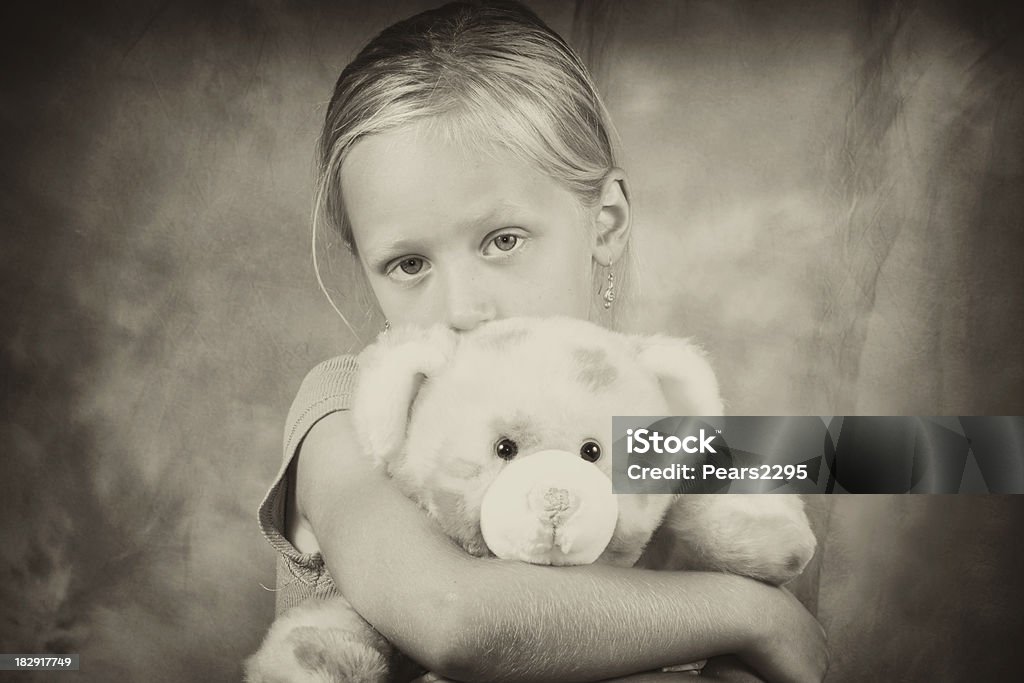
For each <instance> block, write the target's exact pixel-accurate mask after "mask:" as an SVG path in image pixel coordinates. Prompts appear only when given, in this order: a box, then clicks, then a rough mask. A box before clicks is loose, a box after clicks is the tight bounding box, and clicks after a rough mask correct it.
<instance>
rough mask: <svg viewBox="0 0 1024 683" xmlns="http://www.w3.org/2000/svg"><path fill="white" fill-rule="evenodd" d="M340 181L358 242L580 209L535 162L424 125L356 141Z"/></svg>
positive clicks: (562, 215) (561, 214)
mask: <svg viewBox="0 0 1024 683" xmlns="http://www.w3.org/2000/svg"><path fill="white" fill-rule="evenodd" d="M341 185H342V187H341V189H342V197H343V199H344V202H345V209H346V212H347V215H348V218H349V221H350V222H351V224H352V228H353V232H354V233H355V236H356V240H357V242H359V241H360V237H363V238H370V237H373V236H375V235H379V236H382V237H384V238H385V239H386V238H387V237H388V236H390V237H394V236H395V235H393V234H391V233H393V232H395V231H402V232H409V231H410V230H415V229H425V230H428V231H430V232H435V231H437V230H439V229H442V228H446V227H452V226H454V227H464V226H465V225H466V224H467V223H469V224H474V223H476V222H479V221H481V220H484V219H486V218H488V217H490V216H492V215H497V216H501V215H502V214H511V215H513V216H515V215H519V214H525V215H526V216H527V217H529V216H540V217H546V216H550V217H554V218H557V219H559V220H564V218H566V217H567V216H572V215H574V214H578V212H579V203H578V202H577V200H576V198H575V196H574V195H573V194H572V193H571V192H569V191H568V190H567V189H565V188H564V187H563V186H562V185H561V184H559V183H557V182H554V181H553V180H552V178H550V177H548V176H547V175H545V174H544V173H542V172H541V171H540V170H539V169H537V168H535V167H534V166H533V165H531V164H529V163H527V162H525V161H523V160H522V159H520V158H518V157H517V156H515V155H513V154H511V153H510V152H507V151H503V150H500V149H496V148H495V146H494V145H485V146H484V145H478V146H474V145H471V143H470V141H469V140H465V141H462V140H457V139H453V136H452V135H447V134H445V133H444V132H442V131H440V130H437V129H436V127H435V126H431V125H427V124H426V123H419V124H413V125H407V126H402V127H400V128H397V129H395V130H392V131H388V132H385V133H379V134H375V135H371V136H367V137H366V138H363V139H362V140H360V141H359V142H357V143H356V144H355V145H354V146H353V147H352V150H351V151H350V152H349V154H348V157H347V158H346V160H345V163H344V164H343V166H342V173H341ZM382 233H384V234H383V235H382Z"/></svg>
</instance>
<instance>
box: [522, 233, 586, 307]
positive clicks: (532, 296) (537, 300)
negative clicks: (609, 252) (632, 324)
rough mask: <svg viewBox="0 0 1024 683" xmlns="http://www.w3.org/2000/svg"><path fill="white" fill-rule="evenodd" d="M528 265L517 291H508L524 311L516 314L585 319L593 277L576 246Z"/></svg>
mask: <svg viewBox="0 0 1024 683" xmlns="http://www.w3.org/2000/svg"><path fill="white" fill-rule="evenodd" d="M532 265H533V267H532V268H531V269H530V270H531V272H530V274H529V276H528V277H526V278H524V279H523V282H522V283H521V286H520V287H519V288H518V291H516V292H511V294H512V295H513V297H514V298H515V299H516V300H518V302H519V304H520V305H521V306H522V307H523V308H526V309H528V310H525V311H519V312H521V313H522V314H526V315H529V314H533V315H541V314H543V315H566V316H569V317H574V318H585V317H587V315H588V313H589V310H590V302H591V296H590V294H591V292H590V285H591V281H592V277H593V271H592V265H591V260H590V254H589V253H583V252H582V250H581V248H579V247H577V248H576V249H573V250H568V249H565V250H561V251H557V252H554V253H553V254H551V255H550V256H548V257H546V258H543V259H538V260H537V261H536V262H535V263H534V264H532Z"/></svg>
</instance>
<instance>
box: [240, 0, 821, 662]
mask: <svg viewBox="0 0 1024 683" xmlns="http://www.w3.org/2000/svg"><path fill="white" fill-rule="evenodd" d="M611 139H612V128H611V125H610V122H609V120H608V116H607V113H606V111H605V109H604V107H603V105H602V103H601V100H600V98H599V97H598V95H597V92H596V91H595V89H594V86H593V83H592V82H591V79H590V77H589V76H588V74H587V72H586V69H585V68H584V67H583V65H582V64H581V62H580V60H579V58H578V57H577V56H576V55H575V54H574V53H573V51H572V50H571V49H570V48H569V47H568V46H567V45H566V44H565V42H564V41H563V40H562V39H561V38H560V37H559V36H558V35H557V34H555V33H554V32H553V31H551V30H550V29H549V28H548V27H547V26H545V25H544V24H543V23H542V22H541V21H540V20H539V19H538V18H537V17H536V16H535V15H534V14H533V13H531V12H530V11H529V10H527V9H525V8H523V7H521V6H519V5H515V4H506V3H500V4H498V3H493V4H486V5H481V4H476V3H453V4H450V5H446V6H444V7H442V8H440V9H438V10H435V11H430V12H426V13H423V14H420V15H418V16H416V17H413V18H412V19H409V20H407V21H404V22H401V23H399V24H396V25H395V26H392V27H391V28H389V29H387V30H385V31H384V32H383V33H382V34H381V35H379V36H378V37H377V38H375V39H374V40H373V41H372V42H371V43H370V44H369V45H368V46H367V47H366V48H365V49H364V50H363V51H362V52H361V53H360V54H359V55H358V56H357V57H356V59H355V61H353V62H352V63H351V64H350V65H349V66H348V67H347V68H346V69H345V70H344V71H343V72H342V74H341V77H340V78H339V80H338V83H337V86H336V88H335V91H334V96H333V98H332V100H331V102H330V105H329V108H328V112H327V117H326V121H325V125H324V129H323V135H322V138H321V145H320V179H319V186H318V190H317V198H316V202H317V204H316V207H317V211H316V214H315V216H314V228H315V227H316V225H318V224H319V223H320V222H327V223H328V224H330V225H331V226H332V227H333V228H335V229H336V230H338V231H339V233H340V235H341V236H342V238H343V240H344V242H345V243H346V244H347V246H348V247H349V248H350V249H351V250H352V252H353V254H354V255H355V256H356V257H357V258H358V261H359V263H360V265H361V266H362V270H363V271H364V273H365V276H366V279H367V281H368V282H369V285H370V289H371V291H372V292H373V295H374V297H375V299H376V302H377V304H379V306H380V309H381V311H382V312H383V313H384V315H385V317H386V319H387V320H389V321H392V322H395V323H403V324H416V325H429V324H434V323H439V322H440V323H445V324H447V325H449V326H450V327H451V328H453V329H455V330H459V331H465V330H471V329H473V328H474V327H476V326H478V325H480V324H482V323H485V322H487V321H489V320H494V319H498V318H504V317H508V316H514V315H533V316H546V315H569V316H574V317H579V318H589V319H593V320H597V321H599V322H602V323H603V324H606V325H613V324H614V314H615V311H616V310H617V308H619V307H621V305H622V301H623V296H622V294H623V287H624V286H625V285H626V284H627V283H628V277H626V276H627V275H628V273H627V272H626V270H627V265H628V263H629V257H628V251H629V246H628V245H629V232H630V204H629V199H628V193H627V190H626V177H625V174H624V173H623V172H622V170H620V169H619V168H618V166H617V165H616V161H615V158H614V155H613V151H612V143H611ZM354 374H355V366H354V362H353V359H352V358H350V357H344V358H338V359H334V360H332V361H328V362H327V363H325V364H323V365H321V366H320V367H319V368H317V369H316V370H314V371H313V372H312V373H311V374H310V375H309V377H307V379H306V381H305V382H304V384H303V387H302V389H301V390H300V392H299V396H298V397H297V399H296V401H295V404H294V405H293V408H292V412H291V415H290V416H289V419H288V429H287V433H286V439H285V463H284V466H283V467H282V471H281V473H280V475H279V477H278V480H277V481H276V482H275V484H274V486H273V488H271V490H270V492H269V494H268V495H267V498H266V500H265V501H264V503H263V505H262V506H261V509H260V520H261V525H262V527H263V530H264V533H265V534H266V535H267V537H268V539H269V540H270V542H271V543H272V544H273V545H274V547H275V548H276V549H277V550H278V551H279V553H280V556H281V557H280V561H279V577H280V582H279V593H278V609H279V610H280V609H284V608H287V607H289V606H291V605H293V604H295V603H297V602H298V601H301V600H302V599H304V598H307V597H310V596H319V597H326V596H329V595H333V594H335V593H336V592H337V591H340V592H341V593H343V594H344V595H345V597H346V598H347V599H348V600H349V602H350V603H351V604H352V605H353V607H354V608H355V609H356V610H358V611H359V613H360V614H362V615H363V616H364V617H365V618H366V619H367V620H368V621H369V622H370V623H371V624H372V625H373V626H374V627H376V628H377V629H378V630H379V631H380V632H381V633H382V634H383V635H384V636H385V637H387V638H388V639H389V640H391V641H392V642H393V643H395V644H396V645H397V646H398V647H399V648H400V649H402V650H403V651H404V652H406V653H408V654H409V655H411V656H412V657H413V658H415V659H416V660H417V661H419V662H420V663H421V664H423V665H424V666H426V667H428V668H429V669H430V670H431V671H434V672H437V673H439V674H441V675H444V676H448V677H451V678H456V679H459V680H488V681H494V680H529V681H537V680H578V681H587V680H597V679H603V678H607V677H609V676H626V675H629V674H633V673H635V672H642V671H648V670H651V669H656V668H658V667H660V666H664V665H670V664H678V663H680V662H688V661H695V660H699V659H702V658H705V657H709V656H715V655H723V654H727V653H733V654H735V655H736V656H738V658H739V660H741V661H742V662H743V663H744V665H745V666H741V665H740V664H739V663H738V662H737V661H735V660H732V664H735V666H733V665H732V664H728V663H723V662H722V661H718V662H716V661H715V660H713V661H712V663H711V664H709V665H708V667H706V669H705V671H704V675H705V676H707V677H714V676H716V675H720V676H721V677H722V680H725V679H729V680H736V679H731V678H728V677H729V676H743V674H742V673H741V670H743V669H745V668H746V667H747V666H749V667H750V668H752V669H754V670H755V671H756V672H757V673H758V674H759V675H761V676H762V677H764V678H766V679H768V680H771V681H819V680H820V679H821V677H822V676H823V673H824V669H825V666H826V659H827V658H826V654H825V647H824V638H823V634H822V631H821V629H820V627H819V626H818V624H817V623H816V622H815V621H814V619H813V618H812V617H811V616H810V615H809V614H808V613H807V612H806V611H805V610H804V609H803V608H802V606H800V604H799V603H797V602H796V601H795V599H793V598H792V597H791V596H790V595H789V594H788V593H786V592H784V591H782V590H780V589H776V588H772V587H768V586H765V585H762V584H759V583H757V582H754V581H751V580H748V579H744V578H739V577H735V576H727V575H724V574H710V573H696V572H650V571H644V570H638V569H631V570H623V569H619V568H611V567H603V566H587V567H566V568H561V569H559V570H558V571H550V570H548V569H544V568H538V567H533V566H526V565H521V564H518V563H509V562H502V561H497V560H481V559H476V558H472V557H469V556H467V555H465V554H464V553H463V552H462V551H461V550H459V549H457V548H456V547H455V546H454V545H453V544H452V543H451V542H450V541H449V540H448V539H447V538H446V537H444V536H443V534H442V533H441V532H440V531H439V530H438V529H436V528H435V527H434V526H433V525H432V523H431V522H430V521H429V520H428V519H427V517H426V515H425V514H424V513H423V512H422V511H421V510H420V509H419V508H418V507H417V506H416V505H415V504H414V503H412V502H410V501H409V500H407V499H406V498H405V497H404V496H403V495H402V494H401V493H399V492H398V490H397V489H396V488H395V487H394V486H393V485H392V484H391V483H390V482H389V481H388V480H387V479H386V477H385V476H384V475H383V474H381V473H380V472H379V471H377V470H375V469H374V468H373V467H372V466H371V463H370V459H369V458H368V457H366V455H365V454H364V453H361V452H360V451H359V447H358V446H357V445H356V441H355V439H354V437H353V431H352V425H351V422H350V419H349V413H348V412H347V410H346V409H347V407H348V400H349V394H350V390H351V387H352V383H353V379H354ZM673 675H674V676H681V675H682V674H664V676H673ZM742 680H756V679H753V678H745V677H744V678H742Z"/></svg>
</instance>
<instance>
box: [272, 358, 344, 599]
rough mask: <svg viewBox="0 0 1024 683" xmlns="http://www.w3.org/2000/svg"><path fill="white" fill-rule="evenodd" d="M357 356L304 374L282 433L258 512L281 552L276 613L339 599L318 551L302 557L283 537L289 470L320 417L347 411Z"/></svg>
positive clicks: (328, 362)
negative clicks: (277, 461)
mask: <svg viewBox="0 0 1024 683" xmlns="http://www.w3.org/2000/svg"><path fill="white" fill-rule="evenodd" d="M356 370H357V366H356V358H355V356H338V357H336V358H332V359H330V360H327V361H324V362H323V363H321V364H320V365H318V366H316V367H315V368H313V370H311V371H310V372H309V374H308V375H306V378H305V379H304V380H303V382H302V386H301V387H299V393H298V394H297V395H296V397H295V400H294V401H293V402H292V407H291V410H289V412H288V420H287V422H286V423H285V431H284V459H283V462H282V463H281V467H280V469H279V470H278V472H277V476H276V477H275V478H274V482H273V484H272V485H271V487H270V490H269V491H268V492H267V495H266V496H264V498H263V502H262V503H261V504H260V507H259V525H260V530H261V531H262V532H263V535H264V537H265V538H266V539H267V541H269V542H270V545H271V546H273V548H274V549H275V550H276V551H277V556H278V557H277V590H276V596H277V597H276V610H275V611H276V613H277V614H281V612H283V611H284V610H286V609H288V608H289V607H293V606H294V605H297V604H299V603H300V602H303V601H304V600H307V599H309V598H329V597H336V596H338V595H340V593H339V592H338V589H337V588H336V587H335V585H334V579H332V578H331V575H330V573H329V572H328V571H327V567H326V566H325V565H324V560H323V557H322V556H321V554H320V553H319V552H315V553H302V552H299V550H298V549H297V548H296V547H295V546H293V545H292V544H291V542H290V541H289V540H288V539H287V538H286V537H285V528H286V527H285V511H286V510H287V509H288V506H287V503H288V500H287V497H288V468H289V465H291V463H292V460H293V459H294V458H295V455H296V453H298V450H299V446H300V445H301V444H302V440H303V439H304V438H306V434H308V433H309V430H310V429H312V428H313V425H314V424H316V423H317V422H318V421H319V420H320V419H321V418H324V417H326V416H327V415H330V414H331V413H333V412H335V411H338V410H348V409H349V405H350V403H351V400H352V391H353V389H354V388H355V380H356Z"/></svg>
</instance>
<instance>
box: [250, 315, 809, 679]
mask: <svg viewBox="0 0 1024 683" xmlns="http://www.w3.org/2000/svg"><path fill="white" fill-rule="evenodd" d="M360 368H361V370H360V380H359V384H358V389H357V391H356V396H355V401H354V404H353V416H352V417H353V424H354V425H355V426H356V430H357V433H358V435H359V438H360V441H361V445H362V446H363V448H364V449H365V451H366V452H368V453H371V454H372V455H373V457H374V458H375V459H376V461H377V462H378V463H379V464H380V465H381V466H384V467H386V468H387V471H388V473H389V474H390V476H391V477H392V478H393V480H394V481H395V482H396V483H397V485H398V486H399V487H400V488H401V489H402V491H403V492H404V493H405V494H406V495H408V496H409V497H410V498H412V499H413V500H415V501H417V502H418V503H419V504H420V505H421V506H422V507H423V508H424V510H426V512H427V513H428V514H429V515H430V516H431V518H433V519H434V521H435V522H437V524H438V525H439V526H440V527H441V528H442V529H443V530H444V532H445V533H446V534H447V535H448V536H450V537H451V538H452V539H454V540H455V541H457V542H458V543H459V544H460V545H461V546H462V547H463V548H464V549H465V550H466V551H467V552H468V553H471V554H473V555H477V556H484V555H490V554H492V548H490V547H489V545H488V543H487V540H486V539H485V534H484V532H483V531H482V529H481V509H482V508H484V507H485V501H486V497H487V496H488V494H489V492H494V491H499V489H500V491H501V492H500V493H493V494H492V496H494V497H496V496H501V497H502V498H501V503H500V505H505V506H506V507H505V508H504V512H505V515H506V516H512V515H519V516H518V517H513V519H514V520H515V521H514V522H513V523H512V524H511V525H510V524H505V526H504V527H503V529H502V531H501V532H500V533H502V534H506V535H508V534H511V536H510V538H511V540H510V541H508V542H507V543H506V542H505V541H503V542H502V546H506V545H507V546H509V549H505V548H503V549H502V550H501V551H498V552H497V553H496V554H498V556H499V557H503V558H505V557H510V558H512V557H514V558H518V559H526V560H528V561H531V562H535V563H541V564H580V563H587V562H589V561H591V560H593V558H595V557H596V560H594V561H596V562H602V563H607V564H614V565H619V566H633V565H635V564H637V562H638V560H640V558H641V555H644V561H643V566H645V567H651V568H657V569H683V568H687V569H689V568H694V569H713V570H720V571H727V572H733V573H737V574H742V575H746V576H751V577H754V578H758V579H761V580H764V581H768V582H771V583H782V582H784V581H786V580H788V579H790V578H792V577H794V576H796V575H797V574H798V573H799V572H800V571H801V570H802V569H803V567H804V566H805V565H806V564H807V562H808V561H809V560H810V558H811V556H812V554H813V552H814V547H815V539H814V536H813V534H812V533H811V531H810V527H809V524H808V522H807V518H806V516H805V515H804V512H803V504H802V502H801V501H800V499H799V498H797V497H795V496H778V495H762V496H737V495H709V496H689V497H680V496H671V495H663V494H662V495H656V494H652V495H626V496H617V497H612V494H611V484H610V480H611V449H612V434H611V416H612V415H630V414H633V415H720V414H722V411H723V405H722V400H721V398H720V396H719V392H718V384H717V381H716V379H715V375H714V373H713V372H712V370H711V367H710V365H709V364H708V361H707V359H706V357H705V355H704V353H703V352H702V351H701V350H700V349H699V348H698V347H696V346H694V345H693V344H691V343H690V342H689V341H687V340H683V339H675V338H670V337H662V336H646V337H640V336H627V335H622V334H618V333H614V332H610V331H608V330H606V329H604V328H601V327H597V326H595V325H592V324H590V323H586V322H582V321H578V320H570V319H561V318H549V319H526V318H520V319H510V320H503V321H500V322H495V323H491V324H488V325H485V326H482V327H480V328H478V329H477V330H474V331H472V332H469V333H464V334H461V335H457V334H455V333H454V332H451V331H449V330H447V329H444V328H441V327H435V328H432V329H429V330H425V331H424V330H414V329H397V330H393V331H391V332H390V333H388V334H386V335H382V337H381V338H380V340H379V341H378V342H377V343H376V344H374V345H372V346H370V347H368V348H367V349H366V351H364V353H363V355H362V356H361V357H360ZM503 440H508V441H510V442H514V445H515V447H516V449H517V453H516V454H515V456H514V457H513V458H511V459H505V458H503V457H499V455H498V454H497V453H496V445H497V444H498V443H499V442H501V441H503ZM588 442H593V444H597V445H598V447H599V448H600V451H601V456H600V457H599V458H598V459H597V460H596V461H594V462H590V461H589V460H588V461H586V462H583V460H582V459H580V452H581V446H582V445H583V444H585V443H588ZM542 452H543V453H542ZM541 458H551V459H552V462H555V461H557V462H558V463H559V467H562V466H563V465H564V466H565V471H566V472H570V473H571V472H578V471H579V470H578V468H580V467H583V468H584V469H586V468H593V469H594V470H596V471H597V472H599V473H600V476H597V477H590V476H587V477H582V476H578V474H568V475H558V476H560V477H561V478H560V479H558V480H557V482H556V483H551V482H549V481H548V480H547V479H544V477H547V476H549V475H550V476H555V475H554V474H551V472H552V471H553V470H554V469H555V468H554V465H552V466H551V467H547V466H540V467H537V466H536V465H537V464H538V463H541V462H542V461H541ZM527 460H532V464H533V465H535V466H534V467H533V468H532V470H531V471H530V472H529V473H527V474H525V475H524V474H523V472H524V471H525V468H524V467H523V466H522V465H524V464H525V463H524V461H527ZM570 461H571V462H570ZM581 463H582V464H581ZM573 468H576V469H575V470H574V469H573ZM514 472H516V473H518V474H516V475H515V476H516V477H517V479H516V481H514V482H509V481H508V480H507V479H503V476H505V477H508V478H511V477H512V476H513V473H514ZM534 478H536V479H537V481H538V482H539V484H538V486H539V487H540V488H537V487H536V486H533V483H534V482H533V480H534ZM583 480H586V482H587V483H586V484H583V483H580V482H582V481H583ZM552 481H554V480H552ZM517 491H521V492H522V493H521V498H520V499H519V503H521V504H518V505H517V504H516V500H517V495H519V494H517ZM586 496H597V497H598V498H596V499H597V500H600V499H601V498H600V497H601V496H607V497H611V498H612V501H613V503H614V502H615V501H616V500H617V506H618V516H617V518H615V517H613V518H612V519H611V524H612V525H613V526H614V528H613V529H611V530H610V536H611V538H610V540H608V534H607V533H605V534H601V533H589V532H590V531H591V530H592V529H591V528H589V527H590V525H592V521H591V519H590V518H589V517H588V516H587V514H586V513H585V512H579V511H580V510H583V511H586V510H588V509H591V508H590V507H588V505H579V504H578V501H580V500H583V498H584V497H586ZM604 499H605V500H607V498H604ZM492 507H493V506H492ZM499 516H500V515H499ZM505 521H507V520H505ZM517 525H518V528H517ZM485 526H486V525H485ZM492 526H493V525H492ZM659 527H661V529H660V531H659V533H658V536H657V540H656V542H655V544H654V545H653V546H652V547H648V545H649V542H650V541H651V538H652V535H653V534H654V533H655V531H656V530H658V529H659ZM520 530H522V531H523V537H522V538H518V537H517V536H516V535H517V534H518V533H519V531H520ZM496 533H499V532H493V533H492V536H491V537H492V540H493V539H494V538H497V536H496V535H494V534H496ZM503 538H505V537H503ZM524 539H525V540H524ZM595 539H599V540H595ZM506 540H507V539H506ZM594 543H597V544H599V546H598V547H594V548H589V549H588V548H584V551H585V552H584V553H583V554H581V555H574V554H573V553H574V552H576V551H578V550H579V549H580V546H581V545H583V546H586V545H587V544H594ZM645 549H646V550H647V552H646V553H645ZM580 558H584V559H580ZM332 613H333V614H336V615H337V616H336V617H335V618H333V619H332V618H331V617H330V615H331V614H332ZM324 631H328V632H333V633H334V634H335V641H334V643H335V644H333V645H330V646H329V647H328V646H325V645H324V644H325V643H326V642H328V641H327V640H326V638H327V637H326V636H325V635H324V634H323V632H324ZM318 644H319V645H318ZM317 647H321V648H322V649H321V650H320V654H319V655H317V656H314V655H313V654H312V652H313V650H315V649H316V648H317ZM367 649H369V650H372V651H375V652H376V653H377V654H378V656H377V657H372V656H364V655H366V650H367ZM392 654H393V653H392V651H391V649H390V646H388V644H387V643H386V642H384V641H383V639H382V638H381V637H380V636H379V634H377V633H376V631H374V630H373V629H372V628H371V627H370V626H369V625H368V624H365V622H363V621H362V620H361V619H359V618H358V616H357V615H355V612H354V611H352V610H351V608H350V607H348V605H347V603H345V602H344V600H340V599H339V600H335V601H331V602H329V603H327V604H326V605H325V604H324V603H320V604H314V605H310V606H300V607H298V608H296V609H293V610H291V611H290V612H288V613H287V614H286V615H284V616H282V617H281V619H279V620H278V622H276V623H275V625H274V626H273V627H272V629H271V631H270V633H269V634H268V636H267V638H266V640H265V641H264V644H263V646H262V648H261V649H260V651H259V652H258V653H257V654H256V655H255V656H254V657H253V658H251V659H250V660H249V663H248V667H247V673H248V676H249V680H250V681H279V680H284V681H333V680H365V681H376V680H385V678H384V674H383V673H382V672H381V668H382V666H383V667H385V668H386V664H385V663H386V662H387V660H388V658H389V657H391V656H392ZM271 664H273V670H271ZM344 667H351V668H349V669H347V670H346V669H345V668H344ZM339 671H344V674H343V675H339V674H338V673H337V672H339ZM332 672H334V673H333V674H332ZM332 675H334V677H333V678H332V677H331V676H332Z"/></svg>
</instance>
